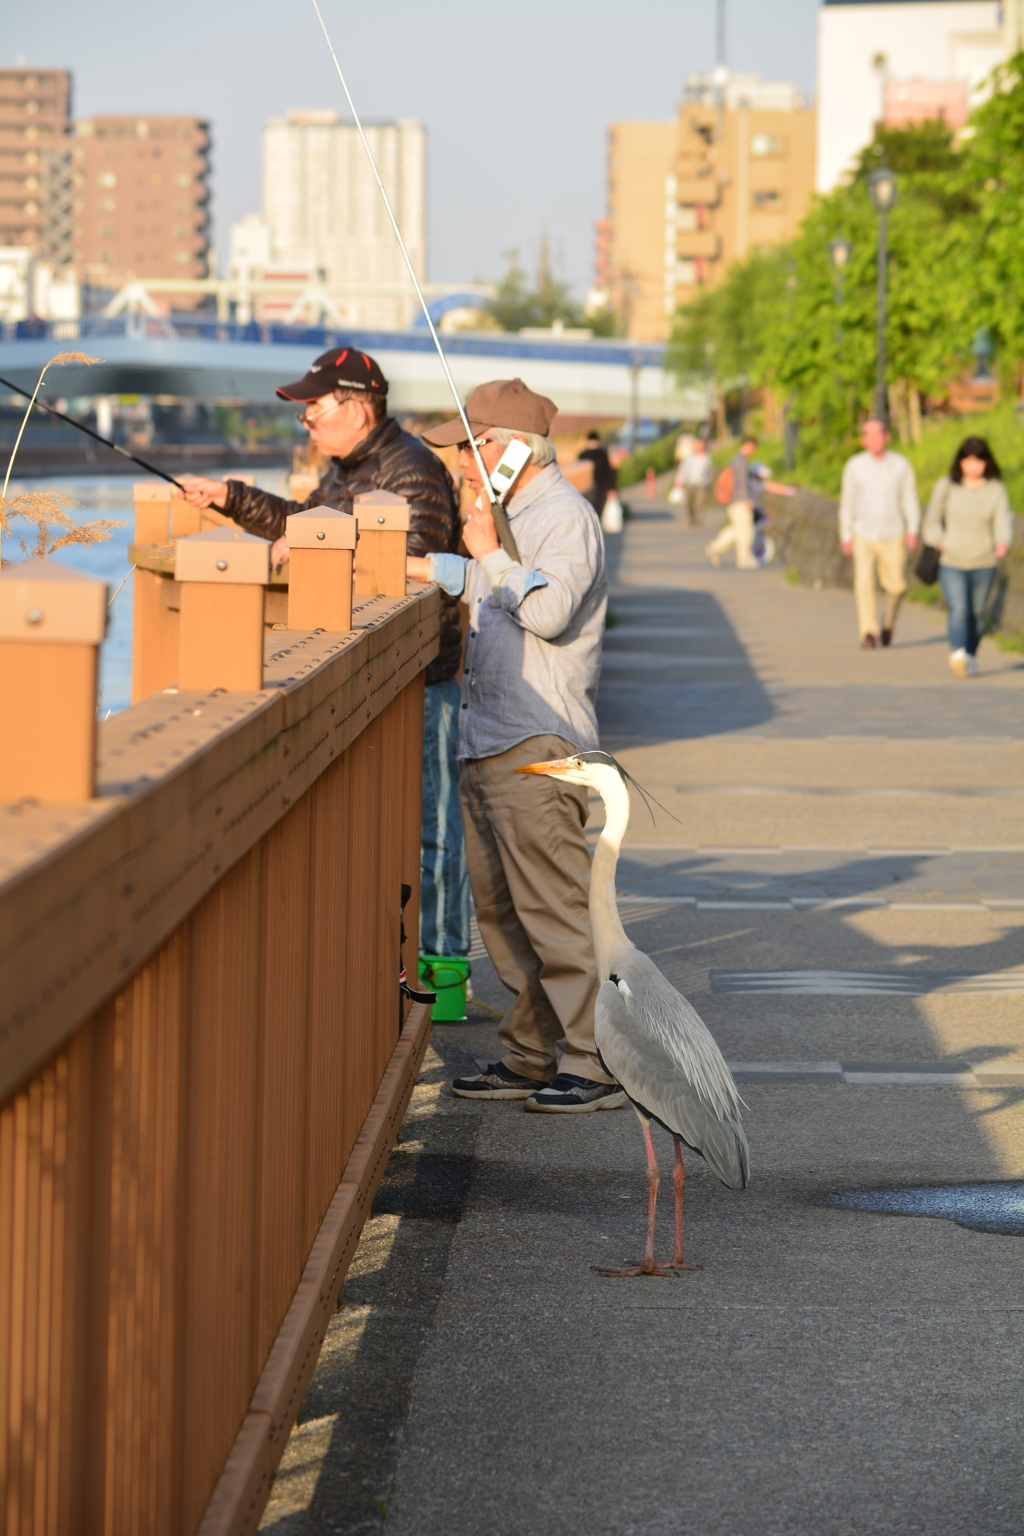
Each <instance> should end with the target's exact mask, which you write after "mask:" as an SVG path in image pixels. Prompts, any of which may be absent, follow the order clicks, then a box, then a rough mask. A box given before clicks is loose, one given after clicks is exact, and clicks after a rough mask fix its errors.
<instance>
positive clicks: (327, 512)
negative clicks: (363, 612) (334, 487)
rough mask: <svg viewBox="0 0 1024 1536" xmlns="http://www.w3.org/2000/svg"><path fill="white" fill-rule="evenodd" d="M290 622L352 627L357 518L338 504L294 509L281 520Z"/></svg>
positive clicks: (303, 625) (291, 624) (297, 626)
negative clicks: (285, 544) (286, 553)
mask: <svg viewBox="0 0 1024 1536" xmlns="http://www.w3.org/2000/svg"><path fill="white" fill-rule="evenodd" d="M285 530H286V531H285V537H286V538H287V540H288V547H289V549H290V550H291V555H290V558H289V561H288V564H289V566H290V571H289V575H288V628H289V629H340V630H348V629H351V628H352V557H353V553H354V551H355V547H356V533H357V524H356V519H355V518H354V517H353V516H352V514H351V513H350V512H342V511H341V510H340V509H339V508H337V507H310V508H308V509H307V510H306V511H305V512H293V513H292V515H291V516H290V517H289V518H288V520H287V522H286V523H285Z"/></svg>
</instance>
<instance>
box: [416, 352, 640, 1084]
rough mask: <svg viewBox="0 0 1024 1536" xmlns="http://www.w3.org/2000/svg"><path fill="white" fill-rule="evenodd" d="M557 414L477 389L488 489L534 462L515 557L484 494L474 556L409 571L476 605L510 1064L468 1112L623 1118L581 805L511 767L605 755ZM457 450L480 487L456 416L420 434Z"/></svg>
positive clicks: (582, 558)
mask: <svg viewBox="0 0 1024 1536" xmlns="http://www.w3.org/2000/svg"><path fill="white" fill-rule="evenodd" d="M556 409H557V407H556V406H555V405H554V403H553V402H552V401H551V400H549V399H547V397H546V396H544V395H538V394H535V393H534V392H533V390H531V389H528V388H527V387H526V385H525V384H524V383H523V381H522V379H499V380H496V381H495V382H493V383H491V384H482V385H481V386H480V387H479V389H475V390H474V391H473V393H472V394H471V395H470V397H469V399H468V400H467V401H466V415H467V417H468V419H469V425H470V428H471V429H472V432H473V435H474V440H475V442H476V445H477V448H478V450H479V453H480V457H481V459H482V460H483V463H484V466H485V468H486V470H487V473H488V475H490V474H492V473H493V472H494V470H495V469H496V468H497V465H498V461H499V460H500V459H501V457H502V454H503V452H504V450H505V448H506V446H507V445H508V443H509V442H510V441H511V440H512V439H513V438H518V439H519V440H520V441H521V442H523V443H525V444H526V445H527V446H528V447H529V449H530V457H529V460H528V461H527V462H526V463H525V464H524V465H523V467H522V468H521V469H520V471H519V473H518V474H517V475H516V477H515V478H514V480H513V481H512V482H511V484H510V485H509V488H508V490H507V491H506V492H505V494H504V496H503V506H504V510H505V513H506V516H507V518H508V524H509V528H510V530H511V533H512V536H513V539H514V541H515V547H516V549H517V550H518V554H519V559H518V560H516V559H514V558H513V557H512V556H511V555H510V554H509V553H507V552H506V550H504V549H502V548H501V546H500V543H499V540H498V535H497V532H496V530H495V525H494V518H493V517H492V515H491V511H490V502H489V499H488V497H487V496H486V494H481V495H479V496H478V498H477V503H476V509H475V510H474V511H473V513H472V514H471V515H470V517H469V518H468V519H467V521H466V523H465V525H464V528H463V539H464V541H465V545H466V548H467V549H468V550H469V552H470V556H471V558H469V559H466V558H464V557H463V556H461V555H457V554H451V553H439V554H432V555H427V556H426V557H425V558H422V559H410V561H409V574H410V576H413V577H416V578H418V579H420V580H430V581H437V582H438V583H439V584H440V585H441V586H442V587H443V588H444V589H445V591H447V592H450V593H451V594H452V595H453V596H457V597H461V598H462V599H463V601H464V602H465V603H466V604H467V606H468V608H469V628H468V630H467V634H466V647H465V656H464V661H463V674H462V703H461V706H460V710H459V749H458V750H459V793H460V796H461V799H462V819H463V826H464V828H465V835H466V856H467V859H468V862H469V877H470V884H471V885H472V888H473V898H474V901H475V903H476V912H477V919H478V921H479V924H480V932H481V934H482V936H483V939H484V943H485V944H486V946H487V951H488V954H489V955H490V957H491V959H492V960H493V961H494V965H495V968H496V969H497V971H498V974H499V976H500V977H501V979H502V981H503V982H504V983H505V986H506V987H507V988H508V989H509V991H510V992H512V993H514V994H515V1002H514V1003H513V1004H512V1007H511V1009H510V1010H509V1012H508V1013H507V1015H506V1016H505V1018H504V1019H503V1020H502V1023H501V1028H500V1030H499V1037H500V1040H501V1043H502V1045H503V1047H504V1051H505V1054H504V1056H503V1057H502V1059H501V1060H500V1061H498V1062H495V1063H493V1064H492V1065H491V1066H489V1067H488V1068H487V1070H486V1071H485V1072H481V1073H479V1074H477V1075H475V1076H471V1077H462V1078H456V1080H455V1082H454V1083H453V1084H452V1088H453V1091H454V1092H455V1093H456V1094H459V1095H461V1096H462V1097H463V1098H473V1099H524V1100H525V1101H526V1108H527V1109H529V1110H542V1111H547V1112H549V1113H552V1112H553V1113H562V1114H564V1113H569V1114H579V1113H580V1112H586V1111H591V1110H598V1109H616V1108H619V1107H620V1106H621V1105H623V1104H624V1103H625V1102H626V1100H625V1095H624V1094H623V1093H622V1092H621V1090H620V1089H619V1088H618V1087H617V1086H616V1084H615V1083H614V1082H612V1080H611V1079H610V1078H609V1076H608V1074H607V1073H606V1072H605V1071H604V1069H603V1068H602V1066H601V1063H600V1061H599V1059H598V1055H597V1047H596V1046H595V1044H594V999H595V997H596V994H597V969H596V966H595V963H594V952H593V946H592V944H591V939H590V923H589V919H588V915H587V889H588V884H589V879H590V855H589V852H588V849H587V843H586V838H585V837H584V832H583V829H584V826H585V825H586V821H587V797H586V794H585V792H584V791H582V790H580V791H579V792H578V793H576V794H569V793H567V792H566V790H565V789H564V787H563V788H561V789H556V788H555V787H554V786H553V785H551V784H550V781H549V780H548V779H545V778H543V777H539V778H532V777H522V776H520V775H518V774H516V773H515V772H514V771H513V770H514V769H516V768H518V767H521V766H523V765H524V764H526V763H533V762H539V761H547V760H550V759H553V758H559V757H565V756H566V754H567V753H569V752H574V751H577V750H585V749H587V748H590V747H596V746H597V740H598V738H597V717H596V713H595V699H596V695H597V681H598V675H599V673H600V669H601V639H602V635H603V632H604V620H605V608H606V606H607V597H608V584H607V580H606V578H605V568H604V546H603V542H602V539H601V528H600V525H599V523H598V520H597V517H596V515H595V512H594V509H593V507H592V506H591V505H590V503H589V502H588V501H586V500H585V499H584V497H583V496H581V495H580V493H579V492H578V491H577V490H575V489H574V487H573V486H571V485H570V484H569V482H568V481H567V480H565V479H564V478H563V476H562V473H561V471H560V470H559V468H558V465H557V463H556V462H555V450H554V446H553V444H552V442H551V440H550V438H549V436H548V433H549V431H550V429H551V423H552V421H553V420H554V417H555V413H556ZM423 435H424V437H425V438H426V439H427V441H428V442H430V443H433V444H435V445H436V446H438V447H442V446H452V445H454V446H457V447H458V449H459V468H460V469H461V471H462V473H463V475H464V476H465V478H466V480H467V481H468V482H469V484H470V485H471V486H472V487H473V488H474V489H476V490H477V491H480V492H482V491H483V485H482V482H481V479H480V472H479V469H478V468H477V464H476V460H475V458H474V456H473V453H472V451H471V448H470V445H469V443H468V441H467V440H466V433H465V428H464V427H463V424H462V421H461V419H458V418H457V419H456V420H454V421H449V422H445V423H444V424H443V425H442V426H440V427H433V428H430V429H429V430H428V431H426V432H424V434H423Z"/></svg>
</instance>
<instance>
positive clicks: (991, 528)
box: [922, 437, 1013, 677]
mask: <svg viewBox="0 0 1024 1536" xmlns="http://www.w3.org/2000/svg"><path fill="white" fill-rule="evenodd" d="M922 534H923V537H924V542H925V543H926V544H930V545H931V546H932V548H933V549H939V550H941V551H942V559H941V562H940V564H939V582H940V584H941V586H942V595H943V597H944V598H945V599H946V608H947V610H948V613H949V649H950V655H949V665H950V666H951V667H952V669H953V671H954V672H955V674H956V676H957V677H967V676H968V675H969V674H971V673H974V672H976V671H977V670H978V663H977V660H976V654H977V650H978V645H979V644H980V642H981V636H982V627H983V623H984V614H985V604H986V602H987V601H988V595H989V592H990V591H991V590H992V583H993V581H994V580H995V574H996V562H997V561H998V560H1002V558H1003V556H1004V555H1005V554H1006V551H1007V550H1008V549H1009V547H1010V543H1011V541H1012V539H1013V514H1012V513H1011V511H1010V503H1009V499H1008V498H1007V495H1006V487H1005V485H1004V484H1003V482H1002V478H1001V477H1000V474H999V465H998V464H997V463H996V460H995V455H994V454H993V452H992V450H991V448H990V447H989V445H988V443H987V442H986V441H985V439H984V438H983V437H968V438H965V439H964V441H963V442H962V443H961V444H960V447H959V448H958V449H957V451H956V454H955V456H954V458H953V465H952V468H951V469H950V471H949V474H948V475H943V477H942V479H941V480H940V481H938V483H937V484H936V486H935V489H934V490H933V491H932V495H931V500H930V501H929V503H928V511H927V513H926V514H925V520H924V527H923V529H922Z"/></svg>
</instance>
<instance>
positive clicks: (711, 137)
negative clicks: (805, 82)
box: [607, 75, 815, 341]
mask: <svg viewBox="0 0 1024 1536" xmlns="http://www.w3.org/2000/svg"><path fill="white" fill-rule="evenodd" d="M814 158H815V114H814V112H813V111H811V110H808V109H807V108H806V107H805V106H804V104H803V101H802V98H801V97H800V94H799V92H798V91H797V90H796V88H795V87H794V86H792V85H789V84H787V83H785V82H775V81H764V80H759V79H758V78H757V77H756V76H755V75H733V76H732V77H731V78H730V79H729V81H728V82H727V84H726V86H725V88H724V90H723V91H722V93H721V96H719V95H718V94H717V93H716V92H714V91H712V89H711V88H710V86H709V84H708V82H707V81H706V80H705V79H703V78H700V77H693V78H691V79H690V80H688V81H687V86H686V93H685V96H684V99H683V101H682V102H681V103H680V107H679V115H678V117H677V118H676V120H675V122H671V123H613V124H612V125H611V127H610V128H609V130H608V241H607V246H608V258H607V261H608V287H609V292H610V298H611V303H612V305H613V307H614V308H615V310H616V311H617V313H618V314H619V315H620V316H621V317H622V320H623V323H624V329H625V330H626V331H627V333H628V334H629V335H630V336H635V337H637V338H638V339H641V340H651V341H658V340H663V339H664V338H665V337H666V336H667V335H668V332H669V330H670V328H671V322H672V316H673V314H674V313H675V311H676V309H677V308H678V306H679V305H680V304H686V303H688V302H689V300H690V299H692V298H693V297H694V296H695V295H696V294H697V293H699V292H700V290H701V289H703V288H713V287H714V286H715V284H716V283H718V282H720V281H721V278H722V276H723V274H724V273H725V271H726V269H727V268H728V266H729V264H730V262H733V261H737V260H742V259H743V257H745V256H746V255H747V254H748V253H749V252H750V251H752V250H754V249H755V248H756V247H758V246H767V245H777V244H780V243H781V242H783V241H785V240H788V239H790V238H791V237H792V236H793V235H794V234H795V233H796V230H797V226H798V225H799V223H800V220H801V219H802V218H803V216H804V214H805V213H806V212H807V208H808V205H809V203H810V200H811V195H812V193H813V191H814Z"/></svg>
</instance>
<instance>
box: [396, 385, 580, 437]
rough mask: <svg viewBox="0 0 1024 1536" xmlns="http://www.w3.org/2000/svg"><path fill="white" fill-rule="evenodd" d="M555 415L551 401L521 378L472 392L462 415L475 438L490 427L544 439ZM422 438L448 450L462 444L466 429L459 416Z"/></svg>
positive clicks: (481, 387) (554, 405) (428, 432)
mask: <svg viewBox="0 0 1024 1536" xmlns="http://www.w3.org/2000/svg"><path fill="white" fill-rule="evenodd" d="M557 414H558V406H557V405H556V404H555V402H554V401H553V400H549V399H548V397H547V395H536V394H534V392H533V390H532V389H527V387H526V385H525V384H524V383H523V381H522V379H493V380H492V381H491V383H490V384H481V385H479V386H478V387H477V388H476V389H474V391H473V393H472V394H471V395H470V397H469V399H468V400H467V401H466V415H467V416H468V417H469V424H470V426H471V427H472V429H473V433H474V435H475V436H479V435H480V433H481V432H488V431H490V429H491V427H505V428H507V429H508V431H510V432H538V433H539V434H540V436H541V437H547V435H548V432H549V430H550V428H551V423H552V422H553V421H554V419H555V417H556V415H557ZM423 436H424V438H425V439H426V440H427V442H428V443H433V445H434V447H435V448H448V447H450V446H451V444H452V443H463V442H465V440H466V429H465V427H464V426H463V424H462V417H461V416H456V417H455V420H454V421H443V422H442V423H441V425H440V426H439V427H431V428H430V429H429V430H428V431H426V432H424V433H423Z"/></svg>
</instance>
